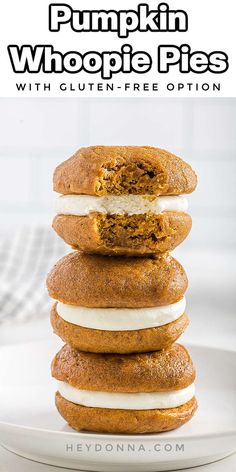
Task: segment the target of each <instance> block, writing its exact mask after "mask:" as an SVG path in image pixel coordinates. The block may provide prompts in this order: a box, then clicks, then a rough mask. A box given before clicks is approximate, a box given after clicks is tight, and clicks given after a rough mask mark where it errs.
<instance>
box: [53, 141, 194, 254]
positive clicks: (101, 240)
mask: <svg viewBox="0 0 236 472" xmlns="http://www.w3.org/2000/svg"><path fill="white" fill-rule="evenodd" d="M196 184H197V178H196V174H195V173H194V171H193V170H192V168H191V167H190V165H189V164H187V163H186V162H184V161H183V160H182V159H180V158H179V157H177V156H175V155H174V154H171V153H170V152H167V151H164V150H162V149H158V148H154V147H147V146H92V147H88V148H81V149H79V150H78V151H77V152H76V153H75V154H74V155H73V156H72V157H71V158H70V159H68V160H67V161H65V162H63V163H62V164H60V165H59V166H58V167H57V168H56V170H55V172H54V177H53V185H54V190H55V191H56V192H59V193H61V194H62V195H61V196H60V197H59V198H58V199H57V201H56V213H57V215H56V217H55V218H54V220H53V228H54V229H55V231H56V232H57V234H58V235H59V236H60V237H61V238H62V239H64V241H65V242H66V243H68V244H70V245H71V246H72V247H74V248H76V249H80V250H82V251H86V252H90V253H101V254H121V255H122V254H124V255H130V256H132V255H146V254H160V253H163V252H166V251H170V250H173V249H174V248H175V247H176V246H178V245H179V244H180V243H181V242H182V241H183V240H184V239H185V238H186V237H187V235H188V233H189V231H190V229H191V225H192V220H191V217H190V215H189V214H188V213H186V212H187V208H188V205H187V200H186V198H184V197H183V196H182V194H186V193H191V192H193V191H194V189H195V187H196Z"/></svg>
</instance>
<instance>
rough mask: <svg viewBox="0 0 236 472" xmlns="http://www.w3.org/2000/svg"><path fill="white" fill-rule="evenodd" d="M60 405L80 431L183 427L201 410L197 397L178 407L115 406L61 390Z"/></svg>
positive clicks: (124, 431)
mask: <svg viewBox="0 0 236 472" xmlns="http://www.w3.org/2000/svg"><path fill="white" fill-rule="evenodd" d="M56 407H57V409H58V411H59V413H60V415H61V416H62V417H63V418H64V419H65V420H66V421H67V423H68V424H69V425H70V426H71V427H72V428H74V429H75V430H77V431H81V430H87V431H95V432H99V433H120V434H144V433H160V432H163V431H170V430H172V429H176V428H179V427H180V426H182V425H183V424H184V423H187V421H189V420H190V419H191V418H192V417H193V415H194V413H195V411H196V410H197V401H196V398H195V397H193V398H192V399H191V400H189V401H188V402H187V403H184V404H183V405H181V406H179V407H177V408H166V409H163V410H161V409H154V410H115V409H110V408H91V407H85V406H82V405H77V404H75V403H72V402H70V401H68V400H66V399H65V398H63V397H62V396H61V395H60V393H59V392H57V393H56Z"/></svg>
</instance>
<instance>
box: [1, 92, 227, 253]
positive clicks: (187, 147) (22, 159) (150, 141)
mask: <svg viewBox="0 0 236 472" xmlns="http://www.w3.org/2000/svg"><path fill="white" fill-rule="evenodd" d="M92 144H137V145H141V144H145V145H153V146H158V147H162V148H166V149H168V150H170V151H172V152H174V153H177V154H179V155H180V156H181V157H183V158H184V159H186V160H187V161H188V162H190V163H191V165H192V166H193V167H194V169H195V170H196V171H197V173H198V176H199V185H198V189H197V191H196V192H195V194H193V195H191V196H189V203H190V213H191V214H192V215H193V219H194V225H193V230H192V233H191V235H190V237H189V238H188V240H187V241H186V243H185V249H186V248H187V247H192V246H194V247H198V248H201V247H205V248H206V247H209V248H210V247H211V248H212V247H215V248H217V247H226V246H227V247H228V248H230V247H233V246H235V245H236V218H235V214H236V159H235V157H236V100H235V99H160V98H157V99H150V98H148V99H80V100H79V99H46V98H45V99H0V166H1V172H0V218H1V231H2V230H4V229H6V228H9V227H13V228H14V227H16V226H18V225H20V224H29V223H32V224H37V223H40V224H47V225H49V224H50V223H51V215H52V204H53V199H54V198H55V196H54V195H53V193H52V190H51V186H52V185H51V180H52V172H53V169H54V168H55V166H56V165H57V164H58V163H59V162H61V161H62V160H64V159H65V158H67V157H69V156H70V155H71V154H72V153H73V152H74V151H75V150H76V149H77V148H78V147H80V146H87V145H92Z"/></svg>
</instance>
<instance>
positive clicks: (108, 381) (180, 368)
mask: <svg viewBox="0 0 236 472" xmlns="http://www.w3.org/2000/svg"><path fill="white" fill-rule="evenodd" d="M52 375H53V377H55V378H56V379H57V380H61V381H63V382H66V383H68V384H69V385H72V386H73V387H75V388H77V389H82V390H92V391H104V392H120V393H124V392H125V393H139V392H163V391H165V392H166V391H172V390H180V389H184V388H185V387H188V386H189V385H190V384H192V383H193V382H194V380H195V369H194V366H193V363H192V360H191V357H190V355H189V353H188V351H187V349H186V348H185V347H184V346H182V345H181V344H172V346H170V347H168V348H167V349H162V350H161V351H156V352H148V353H141V354H139V353H138V354H129V355H125V354H124V355H121V354H94V353H91V352H80V351H78V350H76V349H74V348H72V347H71V346H69V345H65V346H63V347H62V349H61V350H60V351H59V352H58V353H57V355H56V356H55V358H54V360H53V362H52Z"/></svg>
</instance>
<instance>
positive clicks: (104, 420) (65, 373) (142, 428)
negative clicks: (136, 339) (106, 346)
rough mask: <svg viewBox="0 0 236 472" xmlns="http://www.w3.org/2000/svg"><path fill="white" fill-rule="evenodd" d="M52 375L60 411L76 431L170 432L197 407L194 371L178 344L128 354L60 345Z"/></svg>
mask: <svg viewBox="0 0 236 472" xmlns="http://www.w3.org/2000/svg"><path fill="white" fill-rule="evenodd" d="M52 375H53V377H55V378H56V379H57V380H58V391H57V393H56V406H57V408H58V411H59V412H60V414H61V415H62V416H63V417H64V418H65V420H66V421H67V422H68V423H69V425H70V426H72V428H74V429H76V430H78V431H80V430H88V431H98V432H107V433H129V434H132V433H153V432H161V431H169V430H171V429H174V428H177V427H179V426H181V425H182V424H184V423H186V422H187V421H188V420H189V419H190V418H191V417H192V416H193V414H194V412H195V410H196V408H197V402H196V399H195V396H194V380H195V369H194V367H193V364H192V361H191V358H190V356H189V353H188V351H187V350H186V349H185V348H184V347H183V346H181V345H179V344H173V345H172V346H171V347H169V348H167V349H163V350H161V351H157V352H152V353H145V354H133V355H129V356H126V355H119V354H113V355H111V354H92V353H85V352H80V351H77V350H75V349H73V348H72V347H70V346H64V347H63V348H62V349H61V350H60V352H59V353H58V354H57V355H56V357H55V358H54V360H53V362H52Z"/></svg>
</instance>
